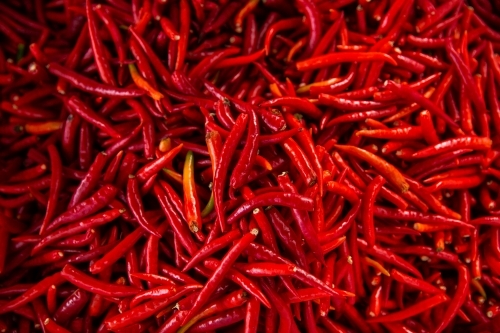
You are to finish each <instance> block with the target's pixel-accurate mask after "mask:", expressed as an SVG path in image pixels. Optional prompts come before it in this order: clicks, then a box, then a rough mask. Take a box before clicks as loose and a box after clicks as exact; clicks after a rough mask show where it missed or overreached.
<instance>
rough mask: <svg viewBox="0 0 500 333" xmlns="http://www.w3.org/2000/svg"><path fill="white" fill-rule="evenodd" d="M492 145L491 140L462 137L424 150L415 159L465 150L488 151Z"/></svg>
mask: <svg viewBox="0 0 500 333" xmlns="http://www.w3.org/2000/svg"><path fill="white" fill-rule="evenodd" d="M491 144H492V142H491V140H490V139H489V138H481V137H461V138H455V139H450V140H446V141H442V142H440V143H438V144H436V145H434V146H431V147H428V148H424V149H423V150H421V151H418V152H416V153H414V154H413V157H414V158H425V157H430V156H434V155H437V154H441V153H445V152H449V151H452V150H458V149H463V148H467V149H478V150H486V149H489V148H490V147H491Z"/></svg>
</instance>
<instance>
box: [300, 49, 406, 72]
mask: <svg viewBox="0 0 500 333" xmlns="http://www.w3.org/2000/svg"><path fill="white" fill-rule="evenodd" d="M353 61H384V62H388V63H390V64H392V65H394V66H396V65H397V63H396V61H395V60H394V59H393V58H392V57H390V56H389V55H387V54H385V53H378V52H372V53H357V52H343V53H336V54H328V55H323V56H318V57H315V58H311V59H308V60H303V61H300V62H298V63H297V69H298V70H299V71H307V70H312V69H318V68H322V67H327V66H331V65H335V64H338V63H342V62H353Z"/></svg>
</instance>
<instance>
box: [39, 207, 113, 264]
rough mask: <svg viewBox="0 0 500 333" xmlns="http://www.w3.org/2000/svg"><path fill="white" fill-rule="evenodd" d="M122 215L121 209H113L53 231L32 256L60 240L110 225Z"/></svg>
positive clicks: (40, 243) (43, 239)
mask: <svg viewBox="0 0 500 333" xmlns="http://www.w3.org/2000/svg"><path fill="white" fill-rule="evenodd" d="M121 214H122V212H121V211H120V210H119V209H112V210H108V211H105V212H102V213H98V214H96V215H94V216H91V217H89V218H86V219H84V220H82V221H80V222H74V223H71V224H69V225H67V226H64V227H61V228H59V229H57V230H56V231H53V232H52V233H50V234H47V235H46V236H44V238H42V240H41V241H40V242H39V243H38V244H37V245H35V247H34V248H33V250H32V254H35V253H38V252H39V251H40V250H41V249H43V248H45V247H47V246H48V245H50V244H53V243H54V242H56V241H58V240H60V239H63V238H65V237H68V236H72V235H75V234H78V233H80V232H82V231H85V230H87V229H88V228H93V227H97V226H100V225H104V224H106V223H109V222H111V221H113V220H115V219H116V218H118V217H119V216H120V215H121Z"/></svg>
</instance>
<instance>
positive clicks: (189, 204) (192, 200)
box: [182, 151, 202, 232]
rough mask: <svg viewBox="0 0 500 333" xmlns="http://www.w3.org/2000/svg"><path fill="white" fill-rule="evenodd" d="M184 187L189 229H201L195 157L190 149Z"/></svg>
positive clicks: (185, 166)
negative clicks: (195, 178)
mask: <svg viewBox="0 0 500 333" xmlns="http://www.w3.org/2000/svg"><path fill="white" fill-rule="evenodd" d="M182 184H183V189H184V191H183V192H184V212H185V217H186V220H187V223H188V225H189V229H190V230H191V231H192V232H198V231H200V230H201V221H202V220H201V210H200V202H199V200H198V195H197V194H196V190H195V180H194V157H193V152H192V151H188V152H187V154H186V160H185V162H184V172H183V181H182Z"/></svg>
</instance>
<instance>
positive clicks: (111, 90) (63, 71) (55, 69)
mask: <svg viewBox="0 0 500 333" xmlns="http://www.w3.org/2000/svg"><path fill="white" fill-rule="evenodd" d="M47 70H48V71H49V72H50V73H51V74H53V75H56V76H57V77H60V78H63V79H65V80H66V81H68V82H69V83H70V84H71V85H73V86H75V87H76V88H78V89H80V90H83V91H86V92H89V93H94V94H97V95H100V96H107V97H115V98H116V97H118V98H133V97H138V96H142V95H144V93H145V92H144V90H142V89H137V88H117V87H113V86H110V85H106V84H102V83H99V82H96V81H94V80H92V79H89V78H87V77H86V76H83V75H80V74H78V73H76V72H74V71H72V70H70V69H68V68H65V67H63V66H61V65H59V64H57V63H55V62H51V63H50V64H48V65H47Z"/></svg>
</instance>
